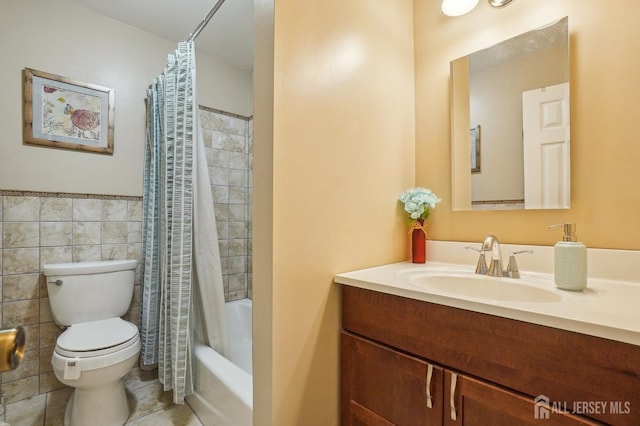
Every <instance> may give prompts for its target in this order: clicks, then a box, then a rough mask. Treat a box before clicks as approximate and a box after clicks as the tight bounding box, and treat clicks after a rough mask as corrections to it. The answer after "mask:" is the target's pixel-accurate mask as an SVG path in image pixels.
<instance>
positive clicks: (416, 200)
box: [399, 187, 442, 220]
mask: <svg viewBox="0 0 640 426" xmlns="http://www.w3.org/2000/svg"><path fill="white" fill-rule="evenodd" d="M399 199H400V201H401V202H402V203H404V210H405V211H406V212H407V213H409V217H411V219H413V220H417V219H423V220H424V219H427V217H429V213H430V210H431V209H434V208H435V207H436V204H438V203H439V202H440V201H442V199H440V198H439V197H438V196H437V195H436V194H434V193H433V192H432V191H431V190H430V189H427V188H420V187H418V188H412V189H410V190H408V191H406V192H403V193H402V194H400V197H399Z"/></svg>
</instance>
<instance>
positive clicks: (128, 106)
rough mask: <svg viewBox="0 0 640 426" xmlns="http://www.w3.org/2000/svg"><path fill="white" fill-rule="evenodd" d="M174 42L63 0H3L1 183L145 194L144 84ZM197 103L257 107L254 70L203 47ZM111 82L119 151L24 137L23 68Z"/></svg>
mask: <svg viewBox="0 0 640 426" xmlns="http://www.w3.org/2000/svg"><path fill="white" fill-rule="evenodd" d="M175 47H176V44H175V43H174V42H170V41H167V40H163V39H161V38H158V37H156V36H153V35H151V34H148V33H145V32H143V31H140V30H137V29H134V28H132V27H129V26H127V25H124V24H121V23H119V22H116V21H114V20H112V19H108V18H105V17H102V16H99V15H95V14H93V13H92V12H90V11H88V10H87V9H84V8H82V7H78V6H77V5H75V4H73V3H70V2H68V1H66V0H49V1H45V0H30V1H22V0H2V2H1V3H0V57H1V58H2V65H1V66H0V92H1V93H2V94H3V95H2V96H1V97H0V117H2V119H3V126H2V134H1V135H0V189H15V190H32V191H52V192H75V193H93V194H119V195H141V194H142V167H143V148H144V127H145V124H144V120H145V108H144V97H145V90H146V87H147V86H148V84H149V83H150V82H151V80H152V79H153V78H154V77H155V76H156V75H158V74H159V73H160V72H161V71H162V68H163V67H164V63H165V60H166V56H167V54H168V53H170V52H171V51H173V50H174V49H175ZM197 61H198V71H197V72H198V84H199V87H200V90H199V99H198V100H199V103H201V104H203V105H206V106H209V107H213V108H218V109H221V110H225V111H228V112H233V113H237V114H242V115H251V109H252V108H251V73H250V72H249V71H243V70H238V69H235V68H233V67H229V66H227V65H224V64H222V63H220V62H219V61H216V60H215V58H213V57H211V56H207V55H205V54H200V53H199V54H198V57H197ZM25 67H28V68H34V69H37V70H40V71H45V72H49V73H52V74H57V75H62V76H65V77H68V78H71V79H74V80H78V81H82V82H87V83H94V84H98V85H101V86H106V87H110V88H113V89H115V141H114V154H113V156H110V155H97V154H89V153H84V152H78V151H67V150H58V149H50V148H43V147H37V146H28V145H24V144H23V143H22V94H21V93H22V92H21V91H22V83H21V81H22V78H21V72H22V69H23V68H25Z"/></svg>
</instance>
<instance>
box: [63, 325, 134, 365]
mask: <svg viewBox="0 0 640 426" xmlns="http://www.w3.org/2000/svg"><path fill="white" fill-rule="evenodd" d="M136 339H138V340H139V334H138V328H137V327H136V326H135V325H133V324H132V323H130V322H128V321H125V320H123V319H121V318H109V319H106V320H98V321H88V322H83V323H78V324H73V325H71V326H70V327H69V328H67V329H66V330H65V331H64V332H63V333H62V334H61V335H60V336H59V337H58V340H57V342H56V348H55V351H56V352H57V353H58V354H60V355H62V356H66V357H70V358H89V357H95V356H101V355H108V354H110V353H114V352H118V351H120V350H123V349H125V348H127V347H128V346H131V345H132V344H134V343H135V342H134V340H136Z"/></svg>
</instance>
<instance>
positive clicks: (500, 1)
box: [489, 0, 512, 7]
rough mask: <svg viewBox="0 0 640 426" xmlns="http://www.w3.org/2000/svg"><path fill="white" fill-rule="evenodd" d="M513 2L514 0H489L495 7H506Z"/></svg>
mask: <svg viewBox="0 0 640 426" xmlns="http://www.w3.org/2000/svg"><path fill="white" fill-rule="evenodd" d="M511 2H512V0H489V4H490V5H491V6H493V7H505V6H506V5H508V4H509V3H511Z"/></svg>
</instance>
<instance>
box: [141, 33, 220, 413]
mask: <svg viewBox="0 0 640 426" xmlns="http://www.w3.org/2000/svg"><path fill="white" fill-rule="evenodd" d="M194 55H195V52H194V46H193V42H181V43H179V44H178V49H177V50H176V51H175V53H173V54H170V55H169V56H168V59H167V65H166V67H165V70H164V72H163V73H162V74H161V75H160V76H158V77H157V78H155V79H154V80H153V83H152V84H151V86H150V87H149V89H148V90H147V137H146V150H145V167H144V196H143V243H142V264H143V278H142V280H143V282H142V306H141V310H142V311H141V339H142V349H141V352H140V358H141V365H142V366H143V367H145V366H155V365H156V364H157V367H158V376H159V379H160V382H161V383H163V384H164V389H165V390H169V389H173V399H174V402H176V403H183V402H184V397H185V396H187V395H189V394H191V393H192V392H193V368H192V356H193V350H194V342H195V338H196V336H195V330H196V326H197V328H198V329H199V330H200V329H204V330H205V331H204V333H205V336H204V337H202V336H199V337H198V339H199V340H204V343H207V344H210V345H211V346H219V347H220V348H219V351H220V352H222V351H223V349H224V348H223V344H222V343H223V342H224V338H223V336H224V333H223V332H222V330H223V329H224V324H223V321H224V315H223V308H224V294H223V290H222V273H221V268H220V260H219V259H220V254H219V249H218V239H217V231H216V229H215V218H214V213H213V202H212V200H211V194H210V183H209V177H208V174H207V170H208V169H207V167H206V164H204V166H203V165H202V164H198V162H197V161H196V160H197V159H198V156H200V158H199V159H200V160H201V161H205V162H206V159H205V158H204V155H203V150H204V148H203V145H202V143H201V141H198V140H197V138H198V136H199V128H198V126H197V102H196V99H195V57H194ZM194 140H195V141H194ZM194 142H195V144H194ZM198 142H200V143H198ZM203 174H204V175H203ZM195 194H204V198H205V200H204V202H203V201H202V200H198V199H196V195H195ZM207 196H208V199H206V198H207ZM194 227H195V228H196V229H197V233H194ZM196 253H198V254H199V255H200V259H198V257H197V256H195V257H194V255H195V254H196ZM216 260H217V263H216ZM212 286H214V287H215V288H213V287H212ZM194 296H197V300H194ZM203 301H204V302H203ZM203 303H206V305H203ZM194 311H195V312H196V313H197V314H198V315H201V316H204V317H206V318H202V317H200V316H198V317H196V316H195V315H194ZM201 323H203V324H201Z"/></svg>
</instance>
